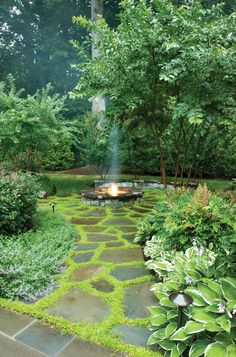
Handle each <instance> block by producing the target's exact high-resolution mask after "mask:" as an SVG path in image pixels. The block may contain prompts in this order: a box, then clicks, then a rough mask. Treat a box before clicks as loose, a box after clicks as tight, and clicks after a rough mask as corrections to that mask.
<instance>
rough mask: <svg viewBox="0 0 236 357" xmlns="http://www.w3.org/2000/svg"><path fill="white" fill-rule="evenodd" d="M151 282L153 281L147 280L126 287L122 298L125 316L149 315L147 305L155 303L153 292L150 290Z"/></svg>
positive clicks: (141, 316) (131, 317)
mask: <svg viewBox="0 0 236 357" xmlns="http://www.w3.org/2000/svg"><path fill="white" fill-rule="evenodd" d="M153 284H154V282H152V281H148V282H145V283H142V284H137V285H132V286H129V287H128V288H126V291H125V300H124V305H125V316H126V317H128V318H130V319H136V318H144V317H150V312H149V311H148V309H147V308H148V306H153V305H156V304H157V298H156V296H155V294H154V293H153V292H152V291H150V288H151V286H152V285H153Z"/></svg>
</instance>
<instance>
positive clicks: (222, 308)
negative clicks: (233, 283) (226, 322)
mask: <svg viewBox="0 0 236 357" xmlns="http://www.w3.org/2000/svg"><path fill="white" fill-rule="evenodd" d="M225 307H226V302H225V301H220V302H219V304H217V309H218V311H219V313H223V312H225Z"/></svg>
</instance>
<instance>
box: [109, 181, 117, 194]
mask: <svg viewBox="0 0 236 357" xmlns="http://www.w3.org/2000/svg"><path fill="white" fill-rule="evenodd" d="M108 193H109V195H111V196H113V197H116V196H118V187H117V185H116V184H115V183H112V184H111V187H110V188H109V189H108Z"/></svg>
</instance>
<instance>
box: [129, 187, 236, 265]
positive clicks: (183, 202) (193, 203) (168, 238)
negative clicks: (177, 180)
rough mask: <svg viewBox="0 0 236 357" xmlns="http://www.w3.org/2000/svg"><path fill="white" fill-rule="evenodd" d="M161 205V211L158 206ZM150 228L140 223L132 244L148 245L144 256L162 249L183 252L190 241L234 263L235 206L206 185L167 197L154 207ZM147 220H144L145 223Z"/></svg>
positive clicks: (190, 243)
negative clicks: (146, 241) (145, 241)
mask: <svg viewBox="0 0 236 357" xmlns="http://www.w3.org/2000/svg"><path fill="white" fill-rule="evenodd" d="M160 206H161V209H159V207H160ZM155 210H156V212H155V215H153V216H152V217H150V218H148V219H149V221H148V223H149V225H147V224H146V225H145V224H144V223H141V224H140V226H139V229H138V233H137V236H136V239H135V242H138V241H144V238H145V234H146V238H147V239H151V241H150V242H148V243H147V248H146V249H145V251H146V255H148V256H151V257H154V256H155V257H157V256H158V255H159V254H160V251H161V249H162V250H167V251H171V250H185V249H187V248H188V247H190V246H191V245H192V243H193V240H196V241H197V242H198V244H199V245H202V246H204V247H208V246H209V244H210V243H212V245H213V250H214V251H216V252H219V253H220V255H222V257H224V258H223V259H225V257H226V256H227V259H228V260H229V263H230V261H231V263H232V264H233V263H234V258H235V253H236V245H235V243H236V234H235V226H236V220H235V206H234V205H231V204H230V203H229V202H228V201H227V199H226V198H224V197H220V196H217V195H216V194H212V193H211V192H210V191H209V190H208V189H207V187H206V186H199V187H198V189H197V190H196V191H195V192H194V193H192V192H191V191H185V192H184V193H183V192H179V193H172V194H171V195H170V194H169V195H167V203H166V204H164V203H163V202H161V203H158V204H157V205H156V206H155ZM148 219H147V218H146V220H148Z"/></svg>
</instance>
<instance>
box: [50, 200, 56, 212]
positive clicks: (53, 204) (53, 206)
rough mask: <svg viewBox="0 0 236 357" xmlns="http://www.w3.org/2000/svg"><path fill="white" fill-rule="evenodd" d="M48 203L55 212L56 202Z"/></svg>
mask: <svg viewBox="0 0 236 357" xmlns="http://www.w3.org/2000/svg"><path fill="white" fill-rule="evenodd" d="M50 205H51V206H52V211H53V212H55V206H56V203H55V202H51V203H50Z"/></svg>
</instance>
